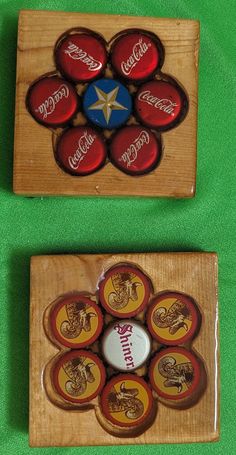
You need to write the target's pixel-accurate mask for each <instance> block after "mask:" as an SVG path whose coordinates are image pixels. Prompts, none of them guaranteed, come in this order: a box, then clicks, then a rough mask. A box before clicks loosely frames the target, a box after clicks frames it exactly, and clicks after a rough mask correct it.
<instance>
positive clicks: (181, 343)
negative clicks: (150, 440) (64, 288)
mask: <svg viewBox="0 0 236 455" xmlns="http://www.w3.org/2000/svg"><path fill="white" fill-rule="evenodd" d="M105 312H106V314H108V315H110V322H106V323H105V322H104V317H105ZM134 317H138V319H136V318H134ZM105 320H106V321H107V316H106V318H105ZM200 325H201V315H200V312H199V309H198V307H197V305H196V302H195V301H194V300H193V298H192V297H190V296H188V295H186V294H183V293H181V292H176V291H164V292H161V293H159V294H156V295H154V296H153V285H152V282H151V280H150V278H149V277H148V276H147V274H146V273H145V272H144V271H143V270H141V269H140V268H139V267H137V266H136V265H133V264H128V263H120V264H116V265H114V266H112V267H111V268H110V269H108V270H107V271H106V272H105V273H103V274H102V276H101V277H100V280H99V282H98V290H97V295H96V296H92V295H89V294H85V293H79V292H73V293H71V294H68V295H65V296H62V297H60V298H59V299H57V300H56V301H55V302H53V303H52V304H51V305H50V306H49V308H48V310H47V311H46V313H45V321H44V326H45V330H46V333H47V335H48V337H49V338H50V340H51V341H52V342H53V343H54V344H55V345H56V346H57V347H58V348H59V349H60V351H61V352H60V354H59V355H57V356H56V357H55V358H54V359H53V361H52V365H51V374H50V377H51V382H52V389H53V392H52V393H53V394H54V395H53V396H52V397H51V399H52V401H57V404H58V399H56V398H55V397H56V396H60V400H63V402H64V403H70V406H75V407H78V406H87V405H89V404H90V403H91V402H92V400H94V399H95V398H96V397H98V396H99V406H100V408H99V409H100V411H99V412H98V413H97V417H98V420H99V422H100V423H101V425H102V426H104V427H105V428H106V429H108V431H111V432H113V430H114V431H116V430H117V428H118V429H120V431H121V433H122V431H126V432H127V431H128V432H129V431H131V432H132V431H134V429H135V431H138V430H141V429H143V428H144V426H145V425H149V424H151V422H152V421H153V419H154V418H155V415H156V411H157V407H156V399H157V398H158V399H159V401H162V402H163V403H164V404H165V405H167V406H175V407H179V408H181V407H184V406H185V407H186V406H191V405H192V404H194V402H196V400H197V399H199V397H200V395H201V393H202V391H203V390H204V386H203V385H204V384H203V383H204V381H205V376H204V375H205V369H204V365H203V363H202V361H201V360H200V358H199V357H198V356H197V355H196V354H195V353H194V352H193V351H192V350H191V348H190V344H191V342H192V340H193V339H194V337H195V336H196V334H197V333H198V331H199V329H200ZM101 334H102V335H101ZM100 335H101V336H100ZM68 349H70V350H68ZM140 376H144V377H140ZM49 395H50V393H49ZM113 427H114V428H116V430H115V429H114V428H113Z"/></svg>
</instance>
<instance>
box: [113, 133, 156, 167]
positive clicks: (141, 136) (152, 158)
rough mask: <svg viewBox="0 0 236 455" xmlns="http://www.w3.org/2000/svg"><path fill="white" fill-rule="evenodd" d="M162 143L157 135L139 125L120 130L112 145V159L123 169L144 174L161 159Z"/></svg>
mask: <svg viewBox="0 0 236 455" xmlns="http://www.w3.org/2000/svg"><path fill="white" fill-rule="evenodd" d="M160 154H161V145H160V141H159V140H158V139H157V137H156V135H155V134H154V133H153V132H152V131H150V130H148V129H147V128H144V127H142V126H138V125H132V126H127V127H125V128H122V129H121V130H120V131H118V132H117V133H116V134H115V135H114V137H113V138H112V141H111V145H110V159H111V161H112V163H113V164H114V165H115V166H116V167H118V169H120V170H121V171H123V172H125V173H126V174H130V175H142V174H146V173H147V172H150V171H151V170H152V169H154V168H155V167H156V165H157V163H158V161H159V159H160Z"/></svg>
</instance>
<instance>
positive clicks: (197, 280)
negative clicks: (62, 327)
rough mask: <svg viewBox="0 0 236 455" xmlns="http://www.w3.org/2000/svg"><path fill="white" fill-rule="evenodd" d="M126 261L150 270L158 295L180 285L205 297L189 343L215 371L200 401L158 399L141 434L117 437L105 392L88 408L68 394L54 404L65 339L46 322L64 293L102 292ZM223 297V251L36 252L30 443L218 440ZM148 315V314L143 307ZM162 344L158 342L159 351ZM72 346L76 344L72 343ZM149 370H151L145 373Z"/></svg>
mask: <svg viewBox="0 0 236 455" xmlns="http://www.w3.org/2000/svg"><path fill="white" fill-rule="evenodd" d="M121 263H129V264H130V263H131V264H133V265H136V266H137V267H139V268H140V269H141V270H143V271H145V273H146V274H147V276H148V277H149V278H150V279H151V281H152V284H153V287H154V289H153V292H154V294H155V295H156V294H158V293H160V292H162V291H178V292H181V293H185V294H187V295H190V296H192V298H193V299H194V300H195V301H196V302H197V304H198V307H199V310H200V312H201V315H202V321H201V327H200V330H199V333H198V335H197V336H196V338H194V339H193V341H192V342H191V347H190V345H188V344H187V345H184V346H185V348H187V349H191V350H192V349H193V352H195V353H196V355H197V356H198V358H200V359H201V360H202V361H203V362H204V365H205V369H206V375H207V385H206V388H205V391H204V393H203V394H202V396H201V398H200V399H199V400H198V401H197V402H196V404H195V405H194V406H192V407H189V408H187V409H181V410H180V409H176V408H171V407H168V403H167V404H166V403H164V402H161V401H160V400H157V414H156V417H154V421H153V422H152V423H151V425H150V426H149V427H148V428H147V429H145V430H144V432H142V434H141V435H138V436H135V435H134V436H130V435H126V437H121V436H120V434H119V432H118V434H117V435H116V436H114V435H111V434H110V433H109V432H108V431H110V429H109V428H108V431H106V430H105V429H103V426H102V425H100V423H99V419H100V420H101V412H100V409H99V407H98V406H99V398H95V399H94V401H93V403H92V405H91V406H89V407H87V409H72V408H71V405H70V406H67V407H66V406H64V405H63V403H62V402H60V400H58V401H57V402H56V403H53V402H52V401H51V400H50V399H49V396H48V395H47V393H48V394H49V395H50V393H51V392H50V390H49V389H50V384H49V386H48V387H45V382H44V381H47V380H48V375H45V370H47V367H48V365H50V363H51V362H53V359H57V356H58V354H59V351H58V346H56V345H55V344H53V342H52V341H50V338H49V337H48V336H47V335H46V333H47V331H46V330H45V327H44V325H45V324H44V323H45V317H46V316H47V311H48V308H50V305H51V304H53V302H55V301H56V300H57V299H58V298H59V297H60V296H62V295H65V294H67V293H70V292H86V293H88V294H91V295H93V294H96V293H97V290H98V283H99V280H100V279H101V278H102V277H103V276H104V271H107V270H109V269H110V268H111V267H113V266H115V265H116V264H121ZM217 298H218V291H217V256H216V254H213V253H147V254H145V253H141V254H117V255H56V256H36V257H33V258H32V260H31V293H30V428H29V440H30V445H31V446H33V447H37V446H38V447H40V446H86V445H117V444H123V445H124V444H156V443H180V442H181V443H185V442H207V441H215V440H217V439H218V437H219V364H218V302H217ZM140 321H141V322H142V321H144V317H143V316H142V314H141V316H140ZM107 322H108V321H107ZM96 349H97V350H96V354H97V355H99V356H100V358H102V357H101V351H100V350H99V345H97V348H96ZM158 349H159V348H158V346H156V348H155V349H154V353H155V351H156V350H158ZM169 349H171V348H169ZM65 351H66V352H67V351H68V348H66V347H65ZM141 375H142V374H141ZM146 377H147V371H146V375H145V376H144V378H146ZM108 379H109V378H108ZM47 385H48V384H47ZM46 390H47V392H46ZM154 397H155V394H154ZM194 403H195V401H194ZM96 415H97V417H98V420H97V418H96ZM91 430H92V431H91ZM111 431H112V429H111Z"/></svg>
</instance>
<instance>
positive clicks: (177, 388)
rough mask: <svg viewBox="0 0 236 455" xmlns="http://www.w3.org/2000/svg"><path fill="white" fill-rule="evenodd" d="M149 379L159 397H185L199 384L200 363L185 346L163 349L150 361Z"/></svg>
mask: <svg viewBox="0 0 236 455" xmlns="http://www.w3.org/2000/svg"><path fill="white" fill-rule="evenodd" d="M149 379H150V382H151V385H152V388H153V389H154V390H155V391H156V392H157V394H158V395H159V396H160V397H162V398H166V399H168V400H182V399H186V398H189V397H190V396H191V395H192V394H193V393H194V392H195V391H196V389H197V388H198V386H199V381H200V364H199V361H198V360H197V357H196V356H195V355H193V354H192V353H191V352H190V351H188V350H187V349H185V348H180V347H175V348H167V349H163V350H161V351H160V352H159V353H158V354H157V355H156V356H155V357H154V358H153V360H152V361H151V364H150V368H149Z"/></svg>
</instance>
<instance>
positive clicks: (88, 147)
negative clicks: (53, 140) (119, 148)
mask: <svg viewBox="0 0 236 455" xmlns="http://www.w3.org/2000/svg"><path fill="white" fill-rule="evenodd" d="M55 158H56V161H57V163H58V164H59V166H61V167H62V168H63V169H64V170H65V171H66V172H68V173H69V174H72V175H78V176H79V175H80V176H82V175H88V174H92V173H93V172H95V171H97V170H98V169H100V168H101V167H102V166H103V165H104V164H105V161H106V145H105V142H104V140H103V138H102V136H101V135H100V134H99V133H98V132H97V131H96V130H95V129H93V128H90V127H88V126H77V127H74V128H69V129H68V130H66V131H65V132H64V133H63V134H62V135H61V136H60V138H59V140H58V142H57V144H56V150H55Z"/></svg>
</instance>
